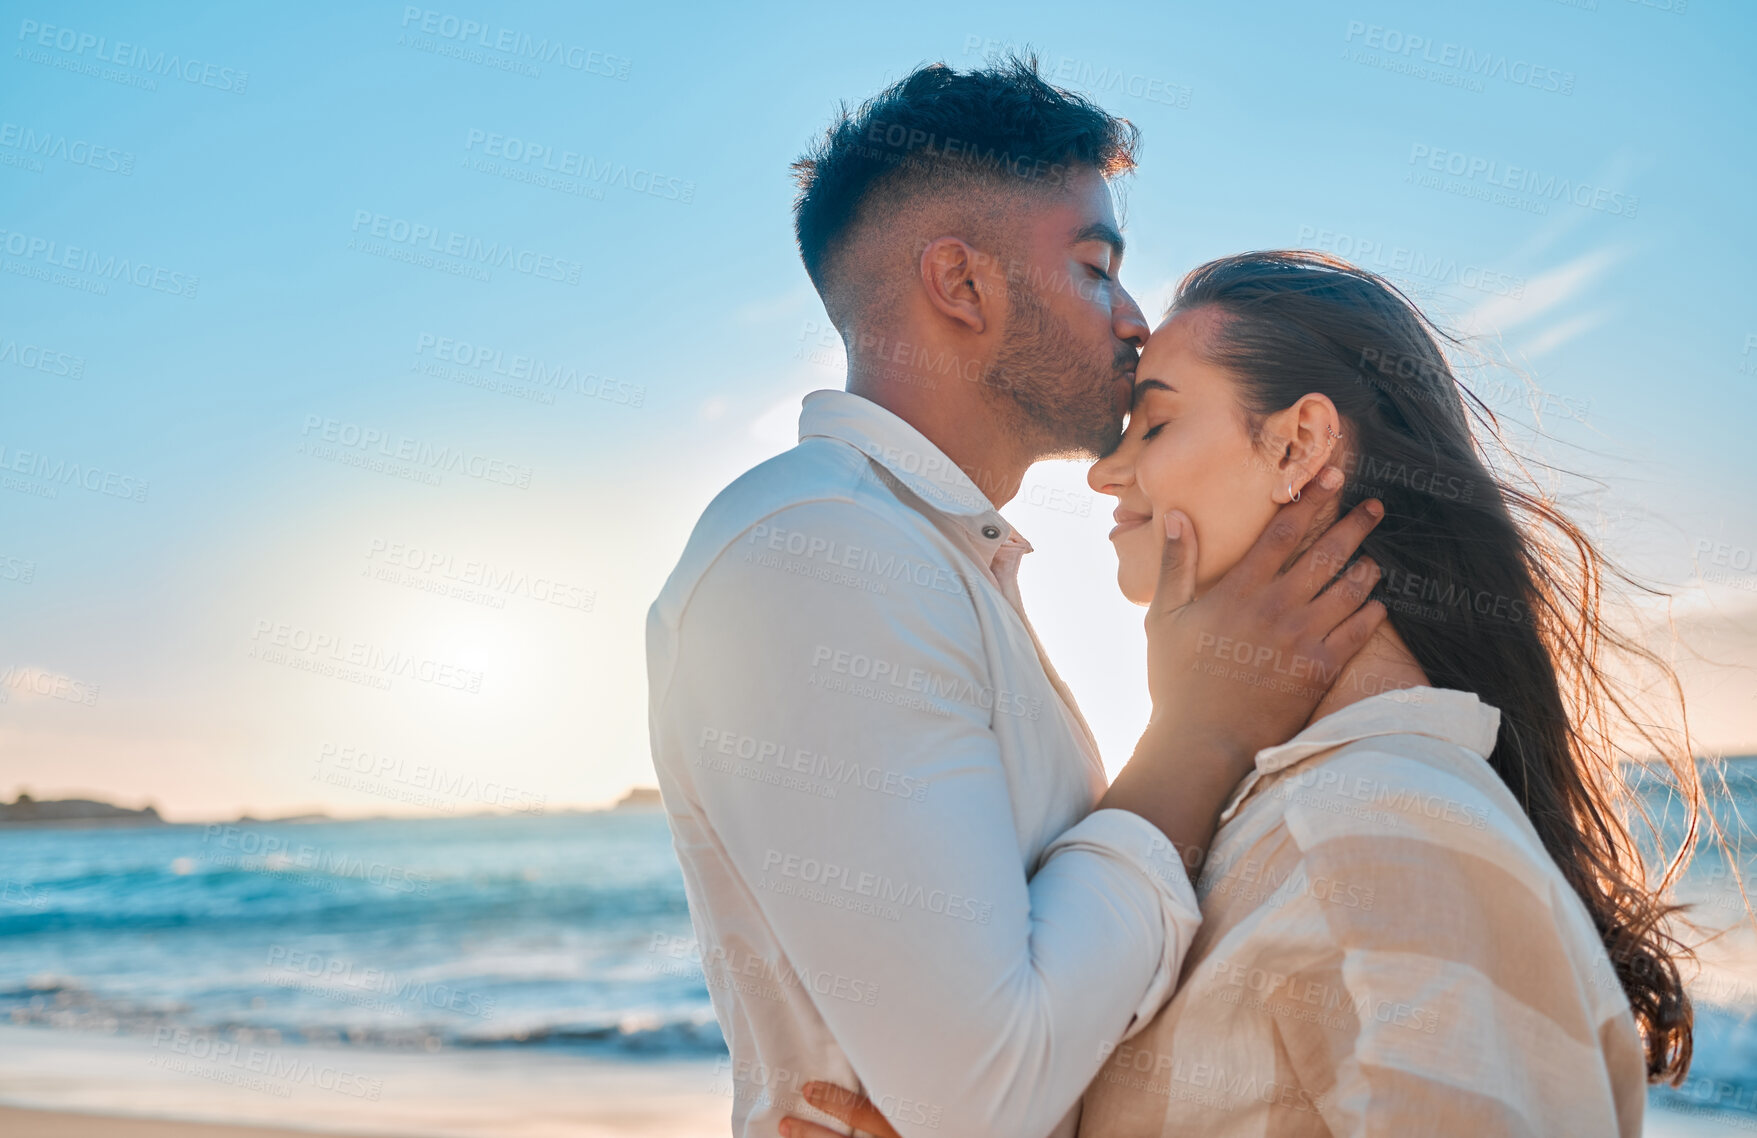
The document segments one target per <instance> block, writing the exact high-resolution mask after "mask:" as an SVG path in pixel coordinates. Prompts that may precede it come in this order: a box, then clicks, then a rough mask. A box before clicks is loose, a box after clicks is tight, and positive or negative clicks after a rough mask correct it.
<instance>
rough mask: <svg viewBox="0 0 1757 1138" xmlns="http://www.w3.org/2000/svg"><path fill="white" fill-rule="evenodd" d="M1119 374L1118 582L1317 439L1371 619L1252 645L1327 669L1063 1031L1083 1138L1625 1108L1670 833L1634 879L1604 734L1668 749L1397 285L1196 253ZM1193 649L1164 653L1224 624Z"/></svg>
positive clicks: (1231, 527) (1510, 1122) (868, 1124)
mask: <svg viewBox="0 0 1757 1138" xmlns="http://www.w3.org/2000/svg"><path fill="white" fill-rule="evenodd" d="M1138 375H1139V379H1138V382H1137V385H1136V391H1135V405H1134V412H1133V414H1132V415H1131V417H1130V422H1129V427H1128V431H1127V433H1126V435H1125V437H1124V440H1123V442H1122V445H1121V446H1120V447H1119V448H1118V449H1117V450H1116V451H1115V452H1114V453H1113V454H1111V455H1110V456H1108V457H1106V458H1104V459H1102V460H1100V461H1099V462H1098V463H1096V464H1095V465H1094V466H1093V467H1092V470H1091V474H1090V477H1089V481H1090V482H1091V485H1092V487H1093V489H1095V490H1098V491H1100V492H1102V493H1106V494H1110V495H1113V496H1115V497H1116V498H1117V499H1118V501H1119V509H1118V511H1117V513H1118V517H1119V520H1121V521H1122V522H1123V524H1122V525H1119V526H1118V527H1117V529H1116V530H1115V531H1113V533H1112V540H1113V542H1114V543H1115V545H1116V549H1117V557H1118V561H1119V571H1118V581H1119V583H1120V585H1121V587H1122V590H1123V592H1124V593H1125V594H1126V595H1127V596H1128V597H1129V599H1131V600H1133V601H1135V602H1137V603H1139V604H1147V603H1148V602H1149V601H1151V599H1152V593H1153V590H1154V587H1155V583H1156V581H1157V578H1158V571H1159V563H1160V549H1161V542H1162V538H1161V537H1160V535H1161V534H1162V533H1164V532H1165V531H1164V528H1163V527H1164V524H1165V519H1166V517H1167V515H1171V514H1178V515H1181V518H1180V519H1179V520H1180V521H1182V522H1183V523H1184V524H1186V525H1188V526H1190V527H1192V528H1193V532H1194V534H1195V536H1196V540H1197V557H1196V566H1195V576H1196V590H1197V592H1198V593H1199V592H1200V591H1201V590H1202V589H1204V588H1206V587H1208V586H1211V585H1212V584H1213V583H1214V582H1215V581H1218V580H1219V579H1220V578H1221V577H1222V576H1223V575H1224V574H1225V572H1226V571H1227V570H1228V569H1229V568H1231V566H1232V565H1233V564H1235V563H1236V562H1237V561H1238V560H1239V559H1240V558H1241V557H1242V556H1243V555H1244V553H1245V551H1246V550H1247V549H1248V548H1249V547H1250V545H1251V543H1252V542H1253V541H1254V540H1255V539H1256V537H1257V536H1258V535H1259V534H1260V533H1261V532H1262V531H1263V529H1264V527H1265V526H1267V525H1268V524H1269V521H1270V519H1271V517H1272V516H1273V514H1274V512H1275V510H1276V509H1277V508H1278V506H1279V505H1280V504H1282V503H1285V502H1287V501H1290V500H1293V499H1296V498H1297V497H1298V496H1299V495H1300V493H1301V490H1302V488H1303V487H1304V486H1305V485H1307V484H1308V483H1309V482H1310V480H1311V479H1313V478H1315V477H1316V476H1317V475H1318V474H1319V473H1320V472H1321V471H1322V470H1323V469H1324V468H1325V467H1326V466H1330V465H1336V466H1340V467H1341V468H1342V470H1343V471H1344V472H1345V473H1346V474H1347V475H1348V485H1347V487H1346V489H1345V490H1344V493H1343V495H1342V497H1341V508H1342V509H1344V510H1346V509H1347V508H1349V507H1350V506H1351V505H1352V504H1353V503H1355V502H1358V501H1360V500H1362V499H1364V498H1367V497H1375V498H1378V499H1379V500H1380V501H1382V502H1383V503H1384V506H1385V517H1384V520H1383V521H1382V522H1381V523H1380V524H1379V526H1378V528H1377V529H1376V530H1375V531H1374V532H1373V534H1372V535H1371V536H1370V537H1369V538H1368V539H1367V541H1366V543H1365V545H1364V546H1363V548H1362V554H1363V556H1370V557H1371V558H1372V559H1373V560H1374V561H1376V562H1377V563H1378V564H1379V566H1380V567H1381V569H1382V571H1383V577H1382V579H1381V581H1380V584H1379V587H1378V591H1377V594H1376V595H1378V596H1379V597H1380V599H1382V600H1383V601H1384V603H1385V604H1386V606H1387V608H1388V609H1389V612H1390V619H1389V620H1387V621H1386V622H1385V623H1384V624H1383V625H1382V626H1381V627H1380V628H1379V630H1378V632H1376V633H1375V634H1374V636H1373V638H1372V640H1371V641H1369V642H1368V644H1367V646H1366V647H1365V648H1364V649H1362V650H1361V652H1360V653H1359V654H1358V655H1357V656H1356V657H1355V658H1354V659H1353V660H1352V661H1350V662H1349V663H1348V664H1347V665H1346V666H1345V667H1344V668H1343V670H1342V671H1341V673H1340V674H1339V675H1336V676H1326V675H1317V674H1313V670H1312V669H1311V668H1310V667H1308V666H1304V665H1302V662H1300V661H1297V660H1296V661H1275V662H1274V663H1273V665H1272V668H1273V670H1274V671H1276V672H1279V673H1281V674H1282V676H1283V677H1284V678H1285V680H1286V682H1305V683H1317V684H1323V683H1329V684H1330V690H1329V693H1328V695H1326V696H1325V697H1324V699H1323V701H1322V702H1321V703H1320V704H1319V705H1318V708H1317V710H1316V711H1315V712H1314V714H1313V716H1312V719H1311V721H1310V723H1309V724H1308V725H1307V727H1306V728H1305V730H1304V731H1302V732H1301V733H1300V734H1299V735H1297V736H1295V738H1294V739H1292V740H1291V741H1289V742H1288V743H1286V744H1284V745H1282V746H1278V747H1271V748H1269V749H1267V750H1264V751H1262V752H1260V753H1259V754H1258V755H1257V758H1256V766H1255V769H1254V770H1253V771H1252V772H1251V773H1250V774H1249V775H1248V776H1247V777H1246V778H1245V779H1244V781H1243V782H1242V783H1240V784H1239V786H1238V787H1237V789H1236V790H1235V791H1234V793H1233V795H1232V798H1231V801H1230V802H1229V803H1228V804H1227V805H1226V807H1225V808H1224V809H1223V811H1222V812H1221V814H1220V825H1219V828H1218V830H1217V831H1216V834H1215V838H1214V842H1213V845H1212V846H1211V848H1210V851H1209V855H1208V860H1207V862H1206V864H1205V866H1204V869H1203V872H1202V874H1201V878H1200V881H1199V883H1198V889H1197V892H1198V895H1199V896H1200V898H1201V901H1202V913H1203V924H1202V928H1201V931H1200V933H1199V934H1198V936H1197V939H1196V942H1195V944H1194V945H1193V946H1192V948H1191V950H1190V953H1189V956H1188V958H1187V959H1186V961H1185V964H1184V969H1183V973H1182V977H1181V981H1180V986H1179V989H1178V991H1177V993H1176V994H1175V996H1174V997H1173V998H1172V1000H1171V1001H1170V1002H1169V1003H1168V1004H1167V1005H1166V1006H1165V1007H1164V1008H1163V1009H1162V1010H1161V1011H1160V1013H1159V1014H1158V1016H1157V1017H1156V1018H1155V1019H1154V1020H1153V1021H1152V1022H1150V1023H1149V1024H1147V1025H1146V1026H1145V1027H1144V1028H1143V1029H1142V1030H1141V1031H1139V1032H1137V1033H1135V1034H1134V1035H1133V1036H1131V1037H1130V1038H1129V1039H1127V1040H1125V1041H1123V1042H1122V1043H1121V1044H1119V1045H1118V1046H1116V1047H1115V1048H1114V1049H1112V1050H1110V1053H1109V1054H1106V1055H1103V1056H1094V1057H1093V1064H1094V1068H1095V1070H1096V1078H1095V1079H1094V1081H1093V1083H1092V1085H1091V1087H1090V1089H1089V1090H1088V1091H1087V1093H1086V1096H1085V1100H1084V1109H1083V1113H1082V1116H1081V1117H1082V1121H1081V1133H1082V1135H1089V1136H1100V1138H1136V1136H1143V1138H1144V1136H1161V1135H1165V1136H1170V1135H1197V1134H1201V1135H1308V1134H1310V1135H1320V1134H1348V1135H1355V1134H1368V1133H1372V1134H1380V1133H1383V1134H1399V1135H1402V1134H1426V1133H1443V1134H1460V1133H1485V1134H1532V1135H1550V1134H1587V1135H1610V1134H1620V1135H1625V1136H1629V1135H1638V1134H1639V1133H1640V1132H1641V1119H1642V1110H1643V1105H1644V1102H1645V1092H1646V1085H1647V1083H1648V1081H1649V1080H1660V1079H1670V1080H1672V1081H1677V1080H1681V1078H1682V1076H1683V1074H1684V1072H1685V1070H1686V1069H1687V1067H1688V1065H1689V1059H1690V1043H1691V1034H1690V1032H1691V1009H1690V1004H1689V1001H1688V999H1687V997H1686V996H1685V994H1684V990H1683V985H1682V982H1681V979H1680V977H1679V973H1678V967H1677V961H1678V959H1679V957H1680V955H1681V954H1682V948H1681V946H1680V945H1679V944H1678V943H1677V942H1676V941H1674V940H1673V939H1672V938H1671V937H1670V935H1669V934H1668V932H1667V931H1666V921H1665V919H1666V917H1667V915H1668V913H1669V912H1670V908H1669V907H1668V906H1667V905H1666V904H1665V903H1664V901H1663V900H1662V895H1663V893H1664V890H1665V889H1666V888H1667V887H1668V886H1669V885H1670V884H1671V883H1672V881H1673V880H1675V878H1676V876H1677V874H1678V873H1679V872H1681V869H1682V862H1683V861H1684V858H1685V855H1686V854H1687V852H1688V849H1687V848H1686V849H1684V850H1680V851H1679V855H1678V857H1677V858H1675V859H1674V860H1673V862H1672V863H1671V864H1670V865H1669V866H1668V867H1667V871H1666V872H1665V873H1664V874H1663V875H1662V876H1661V878H1660V880H1658V881H1657V882H1655V883H1653V884H1651V885H1650V884H1649V883H1648V881H1647V875H1646V873H1645V871H1644V869H1643V865H1642V861H1641V858H1640V856H1639V854H1638V852H1637V850H1636V848H1635V843H1634V841H1633V838H1632V836H1631V834H1630V832H1629V830H1628V829H1627V827H1626V825H1625V823H1624V822H1623V820H1622V816H1621V814H1620V813H1619V810H1620V805H1619V802H1618V800H1617V798H1616V797H1615V794H1614V788H1615V787H1616V786H1617V785H1618V783H1617V778H1616V764H1617V762H1618V760H1619V759H1620V758H1621V757H1623V755H1624V754H1625V752H1624V751H1623V749H1622V748H1621V747H1620V746H1619V745H1618V743H1617V741H1616V740H1618V739H1621V740H1624V741H1627V740H1629V739H1631V738H1633V739H1635V740H1637V741H1638V742H1639V743H1640V745H1641V746H1642V748H1643V749H1644V750H1648V751H1656V752H1658V753H1660V754H1661V755H1664V756H1666V757H1667V758H1668V761H1669V763H1670V764H1671V765H1672V768H1673V771H1674V772H1675V775H1676V777H1677V779H1678V782H1679V784H1680V786H1681V787H1682V788H1683V789H1684V791H1685V794H1686V796H1687V797H1688V798H1689V800H1690V801H1691V803H1692V805H1693V808H1694V806H1695V804H1696V803H1699V801H1700V792H1699V789H1698V787H1697V784H1696V781H1695V773H1694V765H1693V764H1692V763H1691V762H1690V761H1689V758H1688V750H1687V748H1679V747H1677V746H1676V745H1675V744H1674V743H1673V742H1671V741H1669V740H1668V739H1665V738H1661V737H1658V736H1656V735H1653V734H1651V729H1650V728H1649V727H1648V726H1647V724H1649V723H1651V722H1652V717H1651V716H1648V715H1646V714H1643V713H1642V712H1640V711H1639V710H1637V709H1636V708H1635V707H1634V706H1633V705H1632V704H1630V703H1629V702H1628V699H1627V697H1626V696H1625V695H1623V694H1622V693H1621V692H1620V691H1619V690H1618V689H1617V688H1616V687H1615V686H1614V685H1613V683H1612V682H1611V681H1610V680H1609V679H1608V678H1607V676H1606V674H1605V672H1604V671H1602V670H1601V662H1602V659H1603V656H1604V654H1605V653H1606V652H1607V651H1623V652H1629V653H1633V654H1635V655H1637V656H1641V657H1643V658H1646V659H1648V660H1649V661H1650V662H1652V661H1651V657H1647V656H1646V654H1645V653H1643V652H1641V650H1639V649H1638V648H1636V647H1635V646H1633V645H1631V644H1629V643H1628V642H1626V641H1623V640H1622V639H1620V638H1618V637H1617V636H1616V635H1615V634H1614V633H1612V632H1611V631H1610V630H1609V629H1608V628H1606V627H1605V626H1604V624H1603V623H1602V621H1601V618H1600V612H1599V604H1600V599H1599V598H1600V594H1599V589H1600V584H1601V577H1602V574H1603V572H1604V562H1603V560H1602V558H1601V557H1600V555H1599V554H1598V552H1597V550H1596V549H1595V548H1594V546H1593V545H1592V543H1591V542H1590V541H1589V540H1588V539H1587V537H1586V535H1585V534H1583V533H1582V532H1581V531H1580V530H1579V529H1578V528H1577V527H1576V526H1574V525H1573V524H1572V523H1571V522H1569V521H1568V520H1567V519H1566V518H1565V517H1563V516H1562V515H1561V514H1559V513H1558V512H1557V511H1556V510H1555V509H1554V508H1553V507H1552V506H1551V505H1550V504H1549V503H1548V502H1547V501H1545V500H1544V499H1543V498H1541V497H1539V496H1535V495H1532V494H1528V493H1525V492H1522V491H1520V490H1518V489H1515V488H1514V487H1513V486H1512V485H1511V484H1510V483H1509V482H1508V481H1507V480H1506V479H1504V478H1502V477H1499V476H1497V475H1496V474H1495V473H1494V472H1493V471H1492V469H1491V468H1490V466H1489V465H1488V462H1487V461H1486V459H1485V454H1484V450H1483V448H1482V447H1480V446H1479V445H1478V443H1477V441H1476V440H1475V438H1474V437H1473V434H1472V431H1471V415H1470V414H1469V412H1468V410H1467V395H1466V394H1465V393H1464V392H1463V391H1462V389H1461V387H1460V385H1459V384H1458V382H1457V381H1456V379H1455V378H1454V377H1453V374H1452V371H1451V369H1450V367H1449V365H1448V364H1447V362H1446V358H1445V356H1444V355H1443V354H1442V351H1441V348H1440V337H1439V336H1438V335H1437V334H1436V332H1435V330H1434V329H1433V328H1432V326H1431V325H1430V324H1429V323H1428V322H1427V321H1426V319H1425V318H1424V317H1423V316H1422V315H1421V313H1420V312H1419V311H1418V310H1417V309H1416V308H1415V307H1414V306H1413V305H1412V304H1411V303H1410V302H1409V301H1408V300H1407V299H1406V298H1405V297H1404V296H1403V295H1402V294H1401V293H1400V292H1398V291H1397V290H1396V289H1395V288H1394V287H1393V286H1391V285H1390V284H1388V283H1387V282H1385V281H1384V280H1383V279H1381V278H1379V277H1377V276H1375V275H1373V274H1371V273H1368V272H1364V271H1362V270H1359V269H1356V268H1354V267H1352V266H1350V265H1348V264H1346V263H1344V262H1342V261H1340V260H1337V259H1335V258H1331V257H1328V256H1325V255H1322V254H1317V253H1308V252H1269V253H1249V254H1244V255H1241V256H1236V257H1228V258H1224V259H1221V260H1218V261H1213V262H1210V263H1209V264H1207V265H1204V266H1202V267H1200V268H1198V269H1196V270H1195V271H1194V272H1192V273H1191V274H1190V275H1189V276H1188V277H1186V278H1185V279H1184V281H1183V282H1182V284H1181V286H1180V288H1179V291H1178V295H1177V298H1176V300H1175V301H1174V303H1173V305H1172V308H1171V312H1170V314H1169V315H1168V317H1167V319H1166V320H1165V322H1164V323H1163V324H1162V325H1161V326H1160V327H1159V329H1158V330H1157V331H1156V332H1155V333H1154V334H1153V337H1152V339H1151V340H1150V342H1149V343H1148V345H1147V347H1146V349H1145V351H1144V352H1143V353H1142V356H1141V361H1140V368H1139V372H1138ZM1477 407H1478V408H1479V409H1480V410H1481V412H1482V414H1480V415H1479V416H1478V417H1479V418H1480V419H1482V420H1484V421H1485V422H1486V423H1488V424H1491V425H1492V422H1493V416H1492V415H1489V414H1488V413H1487V412H1486V408H1481V405H1480V404H1477ZM1337 568H1338V569H1340V568H1341V567H1340V566H1338V567H1337ZM1210 650H1211V652H1212V656H1211V658H1209V659H1198V660H1195V661H1192V664H1191V666H1192V667H1194V668H1228V667H1231V666H1233V664H1234V663H1235V662H1239V663H1242V662H1243V661H1244V660H1245V659H1247V658H1249V656H1250V654H1251V652H1252V649H1251V648H1250V646H1248V645H1243V646H1240V645H1229V644H1215V645H1212V646H1210ZM1240 652H1243V653H1244V655H1243V656H1240V655H1239V653H1240ZM1619 732H1622V734H1619ZM1690 833H1691V835H1692V836H1693V835H1694V826H1693V825H1692V826H1691V827H1690ZM1094 966H1095V967H1101V966H1102V962H1099V961H1095V962H1094ZM822 1089H824V1090H825V1092H826V1093H827V1094H828V1095H829V1096H830V1097H829V1098H823V1097H821V1096H820V1097H819V1098H813V1099H812V1101H813V1102H814V1104H817V1105H821V1106H823V1107H824V1108H825V1109H827V1110H829V1111H830V1113H832V1114H835V1115H837V1116H838V1117H842V1118H844V1119H845V1120H847V1121H850V1122H852V1123H854V1124H856V1125H858V1126H860V1127H861V1128H862V1129H866V1130H871V1131H873V1132H874V1133H878V1134H886V1133H894V1131H892V1130H891V1129H890V1128H889V1126H888V1125H887V1124H885V1123H884V1120H883V1119H882V1118H881V1117H879V1116H878V1115H877V1113H876V1112H874V1111H872V1110H871V1108H870V1106H869V1105H868V1104H865V1103H864V1102H863V1101H851V1102H850V1101H846V1099H844V1101H841V1102H838V1101H836V1099H837V1096H836V1095H835V1092H834V1090H833V1088H822ZM808 1097H809V1096H808ZM783 1133H788V1134H790V1135H815V1134H829V1133H833V1132H832V1131H828V1130H824V1129H822V1128H820V1127H815V1126H813V1125H812V1124H809V1123H804V1122H801V1121H799V1120H789V1125H787V1126H786V1127H784V1130H783Z"/></svg>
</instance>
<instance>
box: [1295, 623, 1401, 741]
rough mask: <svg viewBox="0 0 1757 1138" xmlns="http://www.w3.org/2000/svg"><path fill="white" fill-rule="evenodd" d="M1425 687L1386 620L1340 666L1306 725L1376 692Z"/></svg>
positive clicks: (1395, 633)
mask: <svg viewBox="0 0 1757 1138" xmlns="http://www.w3.org/2000/svg"><path fill="white" fill-rule="evenodd" d="M1426 686H1428V677H1427V673H1426V672H1424V671H1422V670H1421V665H1420V664H1418V663H1416V662H1415V654H1414V653H1413V652H1411V651H1410V650H1409V646H1408V645H1407V644H1405V643H1403V637H1401V636H1399V635H1397V630H1396V629H1395V628H1392V627H1391V622H1390V621H1389V620H1387V621H1386V622H1385V623H1383V624H1381V625H1379V628H1378V631H1376V632H1374V633H1373V635H1372V637H1371V638H1370V639H1368V640H1367V642H1366V644H1364V645H1362V646H1361V650H1360V651H1359V652H1356V653H1355V654H1354V658H1353V659H1352V660H1350V661H1349V662H1348V663H1346V664H1344V665H1343V666H1342V672H1341V673H1340V674H1339V675H1338V676H1337V677H1336V682H1335V683H1334V684H1332V685H1331V686H1330V691H1329V692H1328V693H1327V694H1326V695H1325V696H1324V698H1323V699H1321V700H1319V701H1318V706H1317V709H1316V710H1314V711H1313V712H1312V717H1311V718H1310V719H1308V720H1307V721H1306V722H1307V724H1312V723H1316V722H1317V721H1318V720H1320V719H1322V718H1324V716H1326V715H1329V714H1330V713H1331V712H1333V711H1341V710H1342V709H1343V708H1345V707H1347V706H1348V705H1349V704H1351V703H1359V702H1360V701H1361V700H1363V699H1366V698H1368V697H1369V696H1375V695H1378V694H1379V693H1380V692H1388V691H1399V690H1401V689H1403V688H1419V687H1426Z"/></svg>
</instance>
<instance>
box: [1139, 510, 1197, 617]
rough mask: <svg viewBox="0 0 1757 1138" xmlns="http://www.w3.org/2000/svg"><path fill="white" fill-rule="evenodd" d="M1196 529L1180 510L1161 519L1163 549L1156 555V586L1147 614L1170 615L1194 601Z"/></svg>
mask: <svg viewBox="0 0 1757 1138" xmlns="http://www.w3.org/2000/svg"><path fill="white" fill-rule="evenodd" d="M1195 595H1196V527H1195V526H1193V525H1191V524H1190V519H1189V517H1188V516H1187V515H1186V514H1185V513H1184V512H1183V511H1182V510H1172V511H1170V512H1168V513H1167V514H1166V515H1165V545H1164V547H1163V548H1162V549H1161V551H1160V555H1159V584H1158V585H1157V586H1156V587H1155V588H1154V590H1153V603H1152V604H1151V605H1150V606H1149V608H1148V614H1149V615H1152V614H1154V613H1166V612H1172V611H1174V610H1176V609H1180V608H1182V607H1183V606H1184V605H1187V604H1189V603H1190V601H1192V600H1194V599H1195Z"/></svg>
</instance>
